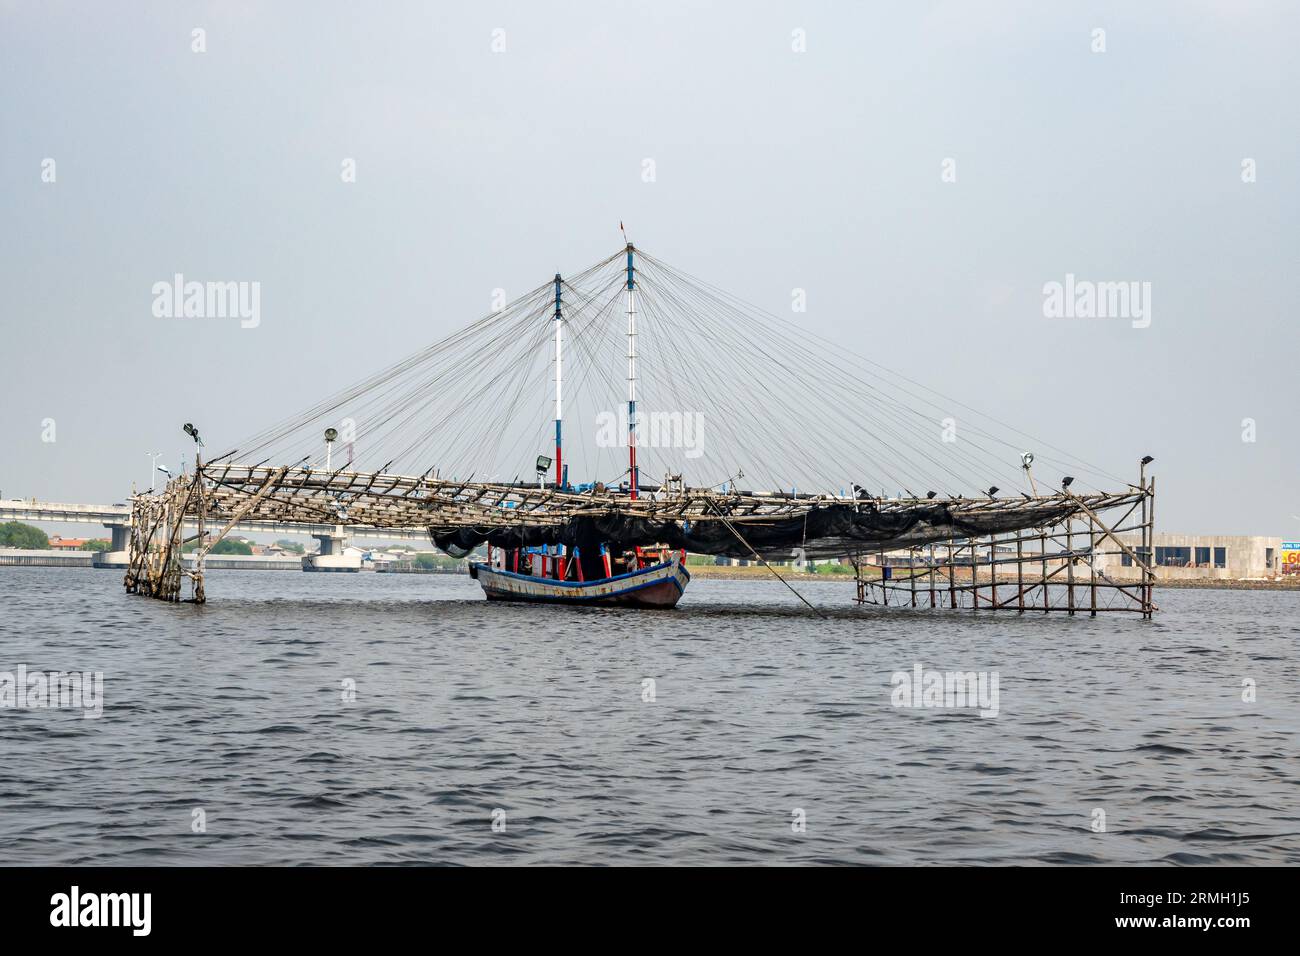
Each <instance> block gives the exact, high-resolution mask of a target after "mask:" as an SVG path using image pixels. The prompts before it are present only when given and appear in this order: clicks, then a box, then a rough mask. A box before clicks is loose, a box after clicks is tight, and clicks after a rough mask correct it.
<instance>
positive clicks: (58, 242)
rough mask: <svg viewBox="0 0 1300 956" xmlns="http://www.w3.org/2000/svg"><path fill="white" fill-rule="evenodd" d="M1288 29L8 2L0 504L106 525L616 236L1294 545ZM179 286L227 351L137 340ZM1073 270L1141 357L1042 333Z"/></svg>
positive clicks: (1194, 20)
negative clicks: (205, 294)
mask: <svg viewBox="0 0 1300 956" xmlns="http://www.w3.org/2000/svg"><path fill="white" fill-rule="evenodd" d="M706 6H707V9H705V8H706ZM1297 11H1298V8H1297V6H1296V5H1295V4H1290V3H1252V2H1227V0H1223V2H1179V3H1173V2H1171V3H1142V4H1134V3H1131V2H1129V3H1034V2H1024V3H988V4H980V3H974V2H969V0H953V2H936V3H887V4H860V3H849V2H840V3H804V4H794V3H752V2H746V3H739V2H737V3H714V4H708V5H705V4H686V3H671V2H655V3H649V2H645V3H617V2H609V0H605V2H600V3H562V4H538V3H517V4H493V3H473V4H470V3H464V4H457V5H451V4H432V3H390V2H384V3H368V4H367V3H321V2H310V3H308V2H299V3H275V4H271V3H265V4H257V3H240V2H231V0H223V2H212V3H187V2H157V3H112V4H109V3H93V2H82V3H57V2H35V0H32V2H13V0H0V224H2V228H0V290H2V291H0V310H2V311H0V332H2V335H0V358H2V362H0V385H2V386H3V387H2V388H0V396H2V397H0V403H2V404H0V493H2V494H3V495H4V496H6V497H14V496H32V495H35V496H37V497H39V498H43V499H51V500H64V501H68V500H71V501H91V502H98V501H122V500H124V499H125V496H126V495H127V493H128V492H129V489H130V484H131V482H132V481H136V482H139V483H145V482H147V480H148V469H149V459H148V458H147V457H146V452H149V451H163V452H164V453H165V456H164V461H166V462H168V463H169V464H171V463H174V462H175V459H176V457H177V455H178V454H179V452H180V451H181V449H183V448H185V447H186V445H187V441H186V439H185V436H184V435H182V434H181V431H180V425H181V423H182V422H184V421H186V420H192V421H196V422H201V423H202V425H203V428H204V430H205V433H206V435H207V438H208V441H209V444H210V445H214V446H215V445H224V444H225V443H226V442H233V441H235V440H237V439H238V438H242V437H243V436H245V435H248V434H250V433H252V432H254V431H255V430H257V429H259V428H261V427H262V426H264V425H267V424H269V423H271V422H272V421H274V420H277V419H279V418H281V417H282V416H284V415H285V414H288V413H290V412H292V411H294V410H295V409H297V408H300V407H303V406H305V405H307V404H309V403H310V402H312V401H314V400H315V399H317V398H319V397H322V396H324V395H326V394H328V393H331V392H334V391H336V390H337V389H338V388H339V387H341V386H343V385H346V384H348V383H349V382H351V381H353V380H355V379H359V378H361V377H362V376H363V375H365V374H366V373H368V372H370V371H372V370H374V369H376V368H378V367H380V366H383V365H385V364H387V363H390V362H392V361H394V360H396V359H398V358H400V357H402V356H403V355H405V354H407V353H408V352H411V351H413V350H414V349H415V348H417V347H419V346H421V345H423V344H425V343H427V342H430V341H433V340H435V339H438V338H440V337H441V336H443V335H444V334H446V333H448V332H450V331H452V330H454V329H456V328H457V327H459V326H461V325H463V324H465V323H467V322H469V321H471V320H473V319H474V318H476V317H478V316H481V315H483V314H484V313H485V312H486V311H488V309H489V307H490V304H491V297H492V294H493V290H494V289H497V288H504V289H506V290H507V291H508V292H509V293H510V294H511V295H514V294H518V293H522V292H523V291H525V290H526V289H527V288H530V287H533V286H535V285H538V284H540V283H541V282H544V281H546V279H547V278H548V277H549V276H551V275H553V274H554V272H555V271H556V270H557V269H559V270H564V269H576V268H579V267H581V266H584V265H586V264H589V263H591V262H594V261H596V260H598V259H600V258H602V257H603V256H605V255H607V254H609V253H610V252H612V251H613V250H615V249H616V248H617V247H618V245H619V244H620V243H621V237H620V236H619V234H618V231H617V225H618V222H619V220H623V221H624V222H625V223H627V225H628V228H629V232H630V233H631V234H632V237H633V239H634V240H635V241H636V242H637V244H638V245H640V246H643V247H644V248H646V249H647V250H650V251H652V252H653V253H654V254H655V255H657V256H659V257H660V258H662V259H664V260H666V261H668V262H671V263H673V264H675V265H677V266H679V267H680V268H682V269H684V270H686V271H688V272H691V273H694V274H695V275H699V276H704V277H707V278H708V279H709V280H710V281H712V282H713V283H715V284H716V285H719V286H721V287H723V288H725V289H728V290H731V291H734V292H736V293H737V294H739V295H741V296H743V297H744V298H745V299H747V300H749V301H751V302H754V303H757V304H759V305H761V306H763V307H764V308H766V309H768V310H770V311H771V312H773V313H776V314H777V315H789V316H790V320H791V322H796V323H799V324H803V325H806V326H807V327H809V328H812V329H815V330H816V331H818V332H820V333H822V334H826V335H830V336H832V337H834V338H835V339H837V340H840V341H843V342H845V343H846V344H847V345H851V346H853V347H854V348H855V349H858V350H860V351H862V352H865V353H867V354H870V355H873V356H875V357H876V358H878V359H879V360H880V361H881V362H883V363H884V364H886V365H889V366H890V367H892V368H894V369H897V370H898V371H900V372H902V373H904V374H906V375H908V376H909V377H911V378H915V379H918V380H921V381H924V382H926V383H928V384H932V385H934V386H935V387H937V388H939V389H940V390H941V391H946V392H949V393H952V394H956V395H959V396H961V397H962V398H963V399H964V400H965V401H967V402H968V403H969V404H971V405H974V406H976V407H978V408H980V409H984V410H987V411H989V412H991V413H993V414H995V415H996V416H997V417H999V418H1001V419H1003V420H1005V421H1010V422H1014V423H1016V424H1018V425H1020V426H1021V427H1023V428H1024V429H1025V430H1026V431H1029V432H1031V433H1033V434H1036V435H1042V436H1047V437H1049V438H1051V440H1052V441H1053V442H1054V443H1055V444H1058V445H1061V446H1064V447H1067V448H1069V449H1071V450H1073V451H1074V452H1075V453H1076V454H1078V455H1079V456H1080V457H1082V458H1084V459H1086V460H1089V461H1093V462H1096V463H1098V464H1100V465H1102V466H1103V467H1105V468H1107V469H1108V470H1110V471H1112V472H1117V473H1119V474H1122V475H1129V474H1135V472H1136V461H1137V459H1138V458H1139V457H1141V456H1142V455H1143V454H1148V453H1149V454H1152V455H1155V456H1156V459H1157V464H1156V466H1155V469H1156V473H1157V474H1158V475H1159V477H1160V482H1161V488H1160V507H1159V515H1158V518H1159V526H1160V528H1161V529H1162V530H1166V531H1182V532H1201V533H1225V534H1226V533H1243V534H1245V533H1250V534H1270V535H1281V536H1285V537H1290V538H1300V519H1297V518H1295V517H1293V516H1294V515H1297V514H1300V495H1297V493H1296V491H1295V485H1296V480H1297V476H1300V450H1298V448H1300V443H1298V442H1297V439H1298V438H1300V436H1298V435H1297V428H1296V425H1295V420H1296V415H1297V412H1296V408H1295V404H1296V403H1295V383H1296V379H1297V368H1296V366H1297V363H1298V362H1300V348H1298V346H1300V331H1298V330H1297V317H1296V315H1295V306H1294V304H1293V303H1294V301H1295V297H1296V288H1295V287H1296V275H1297V263H1298V262H1300V241H1298V240H1297V228H1298V226H1297V223H1298V222H1300V202H1298V200H1300V187H1298V186H1297V175H1298V174H1300V135H1298V130H1300V123H1298V122H1297V120H1298V119H1300V117H1298V115H1297V110H1296V106H1295V96H1296V92H1297V78H1298V77H1300V66H1298V65H1297V64H1298V63H1300V57H1297V56H1296V55H1295V50H1296V47H1297V44H1298V43H1300V12H1297ZM196 28H202V29H203V30H204V31H205V34H204V39H205V44H206V50H205V52H201V53H198V52H194V50H193V49H192V47H193V44H194V43H195V40H194V35H193V31H194V30H195V29H196ZM1099 28H1100V29H1103V30H1104V31H1105V34H1104V43H1105V50H1104V52H1094V47H1095V46H1097V44H1098V39H1097V35H1096V34H1095V33H1094V31H1095V30H1097V29H1099ZM494 31H503V32H494ZM796 31H804V32H803V33H802V34H799V33H796ZM801 36H802V37H803V38H804V41H803V45H804V46H805V49H804V50H803V51H802V52H800V51H798V50H796V49H795V47H797V46H799V45H800V37H801ZM503 43H504V50H494V45H495V46H496V47H498V48H500V47H501V46H502V44H503ZM349 158H350V159H354V160H355V163H356V181H355V182H351V183H345V182H344V181H343V177H342V176H341V167H342V164H343V162H344V160H345V159H349ZM47 159H53V160H54V164H55V165H54V166H53V171H54V177H53V178H54V181H53V182H48V181H45V180H46V179H48V178H49V176H48V173H47V170H48V168H49V167H48V164H46V163H45V160H47ZM646 159H652V160H653V162H654V170H655V176H654V180H653V181H651V182H647V181H646V180H645V177H644V175H643V172H644V169H645V165H644V160H646ZM947 159H952V160H954V161H955V165H954V166H951V167H950V168H951V169H955V173H956V181H955V182H945V181H944V177H943V173H944V169H945V166H944V162H945V160H947ZM1244 160H1251V161H1253V169H1254V181H1253V182H1246V181H1243V161H1244ZM1247 165H1251V164H1247ZM1246 178H1250V177H1249V176H1247V177H1246ZM177 272H180V273H183V274H185V275H186V276H187V277H190V278H198V279H205V280H206V279H212V280H239V281H257V282H259V283H260V285H261V309H260V324H259V325H258V326H257V327H256V328H241V327H240V323H239V322H238V321H237V320H234V319H229V320H214V319H206V320H184V319H167V318H158V317H155V316H154V315H153V313H152V311H151V305H152V302H153V294H152V292H151V290H152V287H153V285H154V283H156V282H158V281H160V280H169V279H170V278H171V276H172V275H173V274H175V273H177ZM1067 274H1074V275H1075V276H1077V277H1078V278H1080V279H1089V280H1096V281H1137V282H1149V283H1150V289H1151V299H1150V324H1149V326H1148V327H1145V328H1135V327H1134V323H1133V322H1131V321H1129V320H1128V319H1124V318H1049V317H1047V316H1045V315H1044V295H1043V286H1044V284H1045V283H1048V282H1052V281H1058V282H1064V280H1065V276H1066V275H1067ZM795 288H802V289H805V290H806V292H807V303H808V307H807V312H806V313H802V314H797V315H795V314H792V313H791V290H792V289H795ZM1245 419H1251V420H1253V423H1254V425H1253V438H1254V440H1253V441H1243V433H1244V432H1245V436H1246V437H1252V436H1251V434H1250V427H1249V426H1243V420H1245ZM47 420H53V423H54V432H53V434H52V435H51V433H50V429H49V425H48V423H47ZM50 437H53V438H54V440H53V441H49V440H44V439H48V438H50Z"/></svg>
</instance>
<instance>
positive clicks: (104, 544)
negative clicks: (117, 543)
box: [81, 538, 113, 551]
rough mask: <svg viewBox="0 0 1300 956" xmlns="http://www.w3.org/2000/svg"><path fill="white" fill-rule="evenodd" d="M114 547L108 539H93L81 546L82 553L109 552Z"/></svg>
mask: <svg viewBox="0 0 1300 956" xmlns="http://www.w3.org/2000/svg"><path fill="white" fill-rule="evenodd" d="M112 546H113V545H112V543H111V542H110V541H109V540H108V539H107V538H91V539H90V540H89V541H87V542H86V543H85V544H83V545H82V546H81V550H82V551H107V550H108V549H109V548H111V547H112Z"/></svg>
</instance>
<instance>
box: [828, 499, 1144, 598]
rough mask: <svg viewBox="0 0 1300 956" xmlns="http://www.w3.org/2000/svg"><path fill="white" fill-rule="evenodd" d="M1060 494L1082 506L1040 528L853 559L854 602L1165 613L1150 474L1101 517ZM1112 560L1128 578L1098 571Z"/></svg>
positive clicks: (962, 539)
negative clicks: (1159, 596)
mask: <svg viewBox="0 0 1300 956" xmlns="http://www.w3.org/2000/svg"><path fill="white" fill-rule="evenodd" d="M1061 494H1062V495H1063V496H1064V497H1066V498H1069V499H1072V500H1073V501H1075V502H1077V503H1078V508H1077V509H1076V510H1075V511H1073V512H1071V513H1070V514H1069V515H1068V516H1066V517H1065V518H1063V519H1061V520H1059V521H1056V522H1053V523H1050V524H1046V525H1043V526H1040V527H1036V528H1027V529H1022V530H1018V531H1011V532H1007V533H1005V534H993V535H989V536H987V537H983V538H951V539H948V540H946V541H939V542H934V543H930V544H926V545H921V546H917V547H909V548H904V549H897V550H893V551H880V552H876V553H873V554H865V553H858V554H855V555H853V556H852V558H851V559H850V560H851V561H852V563H853V569H854V579H855V581H856V583H857V602H858V603H859V604H874V605H883V606H890V607H900V608H908V609H912V608H916V609H926V610H938V609H947V610H960V609H969V610H971V611H1015V612H1017V613H1019V614H1024V613H1025V612H1033V611H1038V612H1042V613H1050V612H1053V611H1058V612H1064V613H1066V614H1068V615H1070V616H1073V615H1075V614H1088V615H1089V616H1092V617H1095V616H1096V615H1097V614H1100V613H1103V612H1125V613H1133V614H1140V615H1142V617H1143V618H1147V619H1149V618H1150V617H1151V615H1152V613H1153V612H1155V611H1157V610H1159V608H1157V606H1156V604H1155V601H1154V600H1153V592H1154V589H1155V580H1156V574H1155V561H1154V552H1153V548H1152V540H1153V537H1154V534H1155V496H1156V489H1155V478H1154V476H1152V477H1147V476H1145V475H1143V476H1142V478H1141V479H1140V484H1139V485H1137V486H1134V493H1133V494H1132V495H1130V496H1126V497H1128V498H1129V499H1130V500H1127V501H1125V502H1123V503H1122V507H1121V508H1120V509H1118V510H1117V511H1115V512H1107V513H1106V514H1105V516H1104V517H1103V515H1102V514H1099V513H1098V511H1099V510H1100V509H1096V508H1094V507H1090V506H1089V504H1088V503H1085V502H1083V501H1082V500H1081V499H1080V498H1078V497H1077V496H1075V495H1073V494H1071V493H1070V492H1069V490H1068V489H1065V490H1063V491H1062V492H1061ZM1112 513H1118V515H1119V517H1118V519H1115V518H1113V517H1112ZM1134 541H1136V543H1134ZM1109 556H1117V557H1119V558H1120V559H1121V560H1120V564H1121V567H1122V569H1123V574H1116V573H1115V571H1114V568H1113V567H1112V568H1111V570H1110V571H1109V572H1108V571H1107V570H1105V569H1104V568H1102V567H1099V566H1098V565H1099V563H1100V562H1101V561H1102V559H1104V558H1106V557H1109Z"/></svg>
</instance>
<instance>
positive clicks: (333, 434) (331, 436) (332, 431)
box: [325, 428, 339, 471]
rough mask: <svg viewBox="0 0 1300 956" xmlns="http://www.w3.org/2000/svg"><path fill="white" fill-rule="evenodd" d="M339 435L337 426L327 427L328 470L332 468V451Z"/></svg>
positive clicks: (326, 468) (326, 455) (326, 460)
mask: <svg viewBox="0 0 1300 956" xmlns="http://www.w3.org/2000/svg"><path fill="white" fill-rule="evenodd" d="M338 437H339V433H338V429H336V428H327V429H325V470H326V471H330V470H331V468H330V462H331V459H332V457H333V456H332V452H333V451H334V442H335V440H337V439H338Z"/></svg>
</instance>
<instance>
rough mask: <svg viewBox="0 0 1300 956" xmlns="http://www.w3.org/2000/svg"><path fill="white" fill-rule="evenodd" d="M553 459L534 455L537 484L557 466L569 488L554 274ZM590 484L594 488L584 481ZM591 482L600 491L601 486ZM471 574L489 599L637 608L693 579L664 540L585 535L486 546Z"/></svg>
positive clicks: (630, 305) (630, 284)
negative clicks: (572, 541) (580, 540)
mask: <svg viewBox="0 0 1300 956" xmlns="http://www.w3.org/2000/svg"><path fill="white" fill-rule="evenodd" d="M635 252H636V250H635V247H633V245H632V244H631V243H628V244H627V286H626V291H625V299H624V302H625V305H626V312H627V388H628V394H627V437H628V471H627V476H628V480H627V484H626V494H627V498H628V500H629V501H636V500H637V498H638V496H639V494H640V491H641V487H642V485H641V478H640V470H639V469H638V468H637V462H636V446H637V421H636V295H637V288H636V262H635V258H634V257H635ZM553 321H554V332H555V458H554V460H553V461H552V459H551V458H550V457H548V456H546V455H539V456H538V457H537V473H538V478H539V481H540V483H541V484H543V486H544V484H545V477H546V474H547V472H549V471H550V468H551V465H552V464H554V466H555V484H554V487H555V489H556V490H557V491H560V492H564V491H568V490H572V486H571V485H570V484H569V483H568V475H567V472H566V471H565V468H564V447H563V440H562V439H563V428H562V423H563V419H564V375H563V371H564V315H563V280H562V279H561V277H560V276H559V275H556V277H555V316H554V320H553ZM584 487H591V486H584ZM594 487H595V488H597V489H599V490H604V488H603V485H601V484H600V483H594ZM469 573H470V576H471V577H473V578H474V579H475V580H477V581H478V582H479V584H480V585H482V586H483V593H484V594H485V595H486V596H487V599H488V600H489V601H525V602H536V603H544V604H592V605H617V606H620V607H637V608H671V607H674V606H676V604H677V602H678V601H679V600H680V599H681V596H682V593H683V592H684V591H685V590H686V585H687V583H689V582H690V580H691V575H690V572H689V571H687V570H686V552H685V551H684V550H673V549H670V548H668V547H665V546H662V545H655V544H649V545H647V544H643V543H639V542H636V543H629V542H614V541H599V542H593V541H591V540H590V539H587V542H586V544H585V545H584V546H582V547H579V546H577V545H573V546H572V547H571V548H570V547H569V546H566V545H564V544H555V545H541V546H536V547H501V548H494V547H493V546H492V545H491V543H489V544H488V560H487V563H482V562H475V563H471V564H470V567H469Z"/></svg>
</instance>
